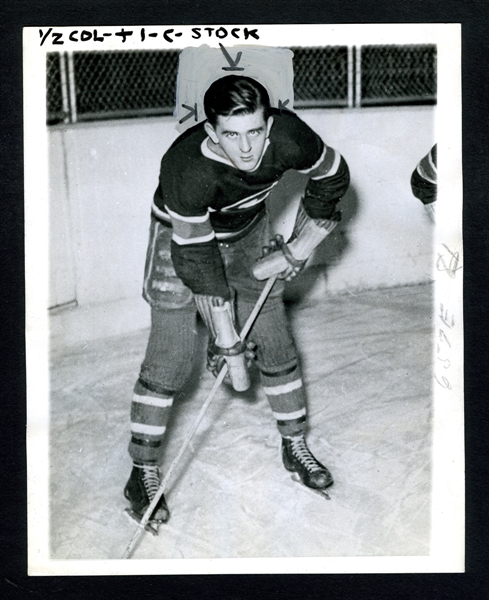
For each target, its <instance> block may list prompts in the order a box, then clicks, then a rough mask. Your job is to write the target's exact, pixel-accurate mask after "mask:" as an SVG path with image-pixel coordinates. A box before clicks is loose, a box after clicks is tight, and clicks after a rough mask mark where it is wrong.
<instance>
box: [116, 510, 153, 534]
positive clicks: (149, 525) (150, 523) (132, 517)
mask: <svg viewBox="0 0 489 600" xmlns="http://www.w3.org/2000/svg"><path fill="white" fill-rule="evenodd" d="M124 513H125V514H126V515H127V516H128V517H129V519H130V520H131V523H133V522H134V521H136V523H141V517H140V516H139V515H137V514H136V513H135V512H134V511H133V510H131V509H130V508H126V509H124ZM160 525H161V523H160V522H159V521H148V522H147V523H146V526H145V528H144V529H145V531H147V532H148V533H151V535H154V536H155V537H157V536H158V533H159V529H160Z"/></svg>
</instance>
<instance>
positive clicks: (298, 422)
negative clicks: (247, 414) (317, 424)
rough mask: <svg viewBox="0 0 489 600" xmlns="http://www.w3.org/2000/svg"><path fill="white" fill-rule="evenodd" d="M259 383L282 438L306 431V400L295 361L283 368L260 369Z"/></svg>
mask: <svg viewBox="0 0 489 600" xmlns="http://www.w3.org/2000/svg"><path fill="white" fill-rule="evenodd" d="M260 375H261V382H262V385H263V389H264V391H265V393H266V395H267V398H268V401H269V403H270V406H271V408H272V411H273V415H274V417H275V419H276V420H277V427H278V430H279V432H280V435H281V436H282V437H292V436H297V435H301V434H303V433H304V431H305V429H306V399H305V393H304V388H303V385H302V377H301V372H300V368H299V365H298V364H297V361H294V362H292V363H289V365H286V366H285V367H284V366H282V367H274V368H269V369H267V370H265V369H264V368H262V369H261V372H260Z"/></svg>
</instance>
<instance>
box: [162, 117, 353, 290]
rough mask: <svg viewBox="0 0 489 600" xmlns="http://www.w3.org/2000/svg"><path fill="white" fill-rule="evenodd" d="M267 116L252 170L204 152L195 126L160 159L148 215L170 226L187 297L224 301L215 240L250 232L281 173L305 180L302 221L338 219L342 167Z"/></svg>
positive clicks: (302, 129)
mask: <svg viewBox="0 0 489 600" xmlns="http://www.w3.org/2000/svg"><path fill="white" fill-rule="evenodd" d="M273 116H274V122H273V125H272V128H271V131H270V135H269V137H268V139H267V142H266V144H265V147H264V150H263V153H262V156H261V159H260V161H259V163H258V165H257V166H256V167H255V168H254V169H253V171H246V172H245V171H240V170H238V169H237V168H236V167H235V166H233V165H232V163H231V162H230V161H228V160H227V159H226V158H223V157H221V156H218V155H217V154H215V153H214V152H212V150H211V149H210V148H209V147H208V145H207V140H208V138H207V133H206V131H205V129H204V126H203V124H199V125H196V126H195V127H193V128H191V129H189V130H187V131H186V132H185V133H184V134H182V135H181V136H180V137H179V138H178V139H177V140H176V141H175V142H174V143H173V145H172V146H171V147H170V148H169V150H168V151H167V152H166V154H165V155H164V156H163V159H162V161H161V169H160V177H159V184H158V187H157V189H156V192H155V194H154V202H153V209H152V210H153V215H154V216H155V218H157V219H159V220H161V221H162V222H166V223H171V226H172V229H173V233H172V248H171V252H172V260H173V263H174V266H175V270H176V272H177V274H178V276H179V277H180V278H181V279H182V281H183V282H184V283H185V285H187V286H188V287H189V288H190V289H191V290H192V291H193V292H194V293H198V294H209V295H219V296H222V297H225V298H228V297H229V291H228V288H227V283H226V278H225V274H224V269H223V266H222V261H221V257H220V253H219V249H218V246H217V243H218V241H225V240H230V241H232V239H233V238H235V237H236V236H238V235H240V234H242V233H243V232H244V231H246V230H247V229H248V228H251V227H253V223H254V222H255V221H256V220H258V219H259V218H260V216H262V215H263V213H264V211H265V200H266V199H267V197H268V196H269V195H270V193H271V191H272V190H273V188H274V187H275V185H277V183H278V182H279V180H280V178H281V176H282V175H283V174H284V173H285V172H286V171H287V170H289V169H295V170H297V171H299V172H301V173H306V174H308V176H309V183H308V185H307V187H306V193H305V198H304V208H305V210H306V212H307V213H308V214H309V216H311V217H312V218H321V219H332V220H338V219H339V216H338V213H337V212H335V207H336V204H337V202H338V201H339V199H340V198H341V196H342V195H343V193H344V192H345V191H346V188H347V187H348V183H349V173H348V167H347V165H346V162H345V161H344V159H343V158H342V157H341V155H340V154H339V153H338V152H336V151H335V150H334V149H333V148H331V147H328V146H326V144H324V142H323V141H322V140H321V138H320V137H319V136H318V135H317V134H316V133H315V132H314V131H313V130H312V129H311V128H310V127H309V126H308V125H306V124H305V123H304V122H303V121H302V120H301V119H299V118H298V117H297V116H296V115H294V114H293V113H290V112H288V111H283V112H282V114H280V113H279V112H278V111H274V113H273Z"/></svg>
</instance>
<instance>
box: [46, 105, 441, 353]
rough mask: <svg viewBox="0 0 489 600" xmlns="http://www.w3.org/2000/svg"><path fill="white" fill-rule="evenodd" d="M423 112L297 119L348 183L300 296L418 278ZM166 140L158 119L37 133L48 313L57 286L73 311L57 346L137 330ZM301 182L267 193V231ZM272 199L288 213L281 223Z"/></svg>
mask: <svg viewBox="0 0 489 600" xmlns="http://www.w3.org/2000/svg"><path fill="white" fill-rule="evenodd" d="M433 110H434V109H433V108H432V107H426V106H423V107H400V108H362V109H356V110H344V109H328V110H309V111H302V112H300V113H299V114H300V116H301V117H302V118H303V119H304V120H305V121H306V122H307V123H309V124H310V125H311V126H312V127H313V128H314V129H315V130H316V131H317V132H318V133H319V134H320V135H321V136H322V137H323V138H324V140H325V141H326V142H327V143H328V144H330V145H332V146H334V147H335V148H337V149H338V150H339V151H340V152H341V153H342V154H343V155H344V156H345V158H346V160H347V162H348V164H349V166H350V171H351V176H352V183H351V189H350V190H349V192H348V193H347V195H346V196H345V198H344V199H343V200H342V202H341V208H342V210H343V221H342V223H341V225H340V227H338V228H337V230H336V231H335V232H334V233H333V234H332V235H331V237H330V239H329V240H328V241H327V242H326V243H325V244H324V245H323V247H322V248H321V250H320V252H318V253H317V254H316V256H315V259H314V263H315V264H325V263H326V264H327V265H328V266H327V267H326V268H321V269H317V268H315V269H312V270H310V272H309V273H310V274H309V276H307V275H306V276H304V277H303V279H302V282H301V283H300V287H301V288H302V289H303V288H304V287H306V288H309V291H308V293H309V294H311V295H312V296H314V295H315V294H323V293H326V292H330V293H338V292H343V291H346V290H350V291H354V290H359V289H365V288H372V287H381V286H395V285H404V284H411V283H421V282H423V281H427V280H428V279H429V278H430V272H429V271H430V253H431V239H430V235H431V224H430V222H429V221H428V219H427V218H426V216H425V214H424V211H423V208H422V205H421V203H420V202H419V201H418V200H416V199H415V198H414V197H413V196H412V194H411V191H410V186H409V179H410V175H411V172H412V170H413V169H414V167H415V165H416V163H417V162H418V160H419V159H420V158H421V157H422V156H423V155H424V154H426V152H427V151H428V150H429V148H430V147H431V145H432V144H433V143H434V131H433V116H434V115H433ZM176 136H177V132H176V130H175V128H174V121H173V119H170V118H152V119H135V120H122V121H109V122H103V123H91V124H77V125H74V126H57V127H53V128H50V129H49V144H50V194H51V215H52V218H51V228H52V229H51V232H50V239H51V249H50V252H51V255H50V256H51V260H52V261H53V260H54V262H55V265H54V266H53V267H54V268H51V290H52V291H51V303H52V304H59V303H61V301H60V300H59V298H66V297H68V296H70V292H69V291H65V292H64V294H60V293H56V290H59V289H63V290H65V288H74V294H75V296H76V300H77V303H78V308H76V309H73V310H66V311H61V312H58V314H56V315H53V317H52V318H51V325H52V330H53V335H54V338H55V340H57V343H61V344H63V343H66V342H69V341H73V340H78V339H83V338H91V337H97V336H100V335H107V334H115V333H120V332H122V331H124V330H131V329H135V328H139V327H144V326H146V325H147V324H148V322H149V310H148V308H147V306H146V304H145V302H144V301H143V300H142V299H141V285H142V272H143V266H144V257H145V252H146V241H147V232H148V226H149V211H150V206H151V201H152V196H153V192H154V189H155V187H156V185H157V181H158V172H159V163H160V160H161V156H162V155H163V153H164V152H165V150H166V149H167V148H168V147H169V145H170V144H171V143H172V141H173V140H174V139H175V138H176ZM304 184H305V180H304V178H303V177H302V176H299V175H297V174H295V173H289V174H287V176H286V179H285V181H284V182H283V184H282V185H280V186H277V189H276V192H275V193H274V197H273V198H272V201H271V206H270V210H271V212H272V215H273V217H274V220H275V222H276V224H277V227H278V229H279V230H282V231H284V232H287V231H288V230H290V227H291V223H292V219H293V212H294V209H295V207H296V204H297V202H298V200H299V198H300V194H301V191H302V189H303V186H304ZM284 198H288V199H289V200H292V203H290V202H289V204H290V206H289V208H288V209H287V210H286V211H285V213H281V209H280V207H281V205H282V204H283V202H284ZM53 219H54V220H53ZM70 238H71V239H70ZM70 274H71V275H70ZM70 282H71V283H70ZM296 289H297V287H296V288H294V287H292V288H291V292H290V293H291V295H293V294H295V292H296Z"/></svg>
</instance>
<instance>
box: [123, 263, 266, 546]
mask: <svg viewBox="0 0 489 600" xmlns="http://www.w3.org/2000/svg"><path fill="white" fill-rule="evenodd" d="M277 277H278V276H277V275H273V276H272V277H270V278H269V279H268V281H267V283H266V284H265V287H264V288H263V290H262V292H261V294H260V297H259V298H258V300H257V302H256V304H255V306H254V308H253V310H252V311H251V314H250V316H249V317H248V319H247V321H246V323H245V325H244V327H243V329H242V330H241V333H240V335H239V336H240V338H241V341H244V339H245V338H246V336H247V335H248V333H249V332H250V329H251V328H252V326H253V323H254V322H255V319H256V317H257V316H258V313H259V312H260V310H261V307H262V306H263V304H264V303H265V300H266V299H267V298H268V294H269V293H270V290H271V289H272V287H273V284H274V283H275V281H276V280H277ZM227 371H228V366H227V363H224V365H223V367H222V369H221V370H220V371H219V375H218V376H217V378H216V380H215V382H214V385H213V386H212V389H211V391H210V392H209V395H208V396H207V398H206V399H205V402H204V404H203V405H202V408H201V409H200V411H199V414H198V415H197V417H196V418H195V421H194V422H193V423H192V426H191V427H190V429H189V431H188V433H187V437H186V438H185V440H184V441H183V444H182V447H181V448H180V450H179V452H178V454H177V455H176V457H175V458H174V459H173V462H172V463H171V465H170V467H169V468H168V471H167V472H166V475H165V477H164V478H163V480H162V482H161V483H160V487H159V488H158V491H157V492H156V494H155V496H154V498H153V500H152V501H151V502H150V504H149V506H148V508H147V509H146V512H145V513H144V515H143V518H142V519H141V521H140V523H138V525H137V529H136V531H135V533H134V535H133V537H132V539H131V541H130V542H129V544H128V546H127V548H126V550H125V552H124V554H123V555H122V558H130V556H131V554H132V552H133V550H134V548H135V546H136V544H137V543H138V541H139V538H140V537H141V536H142V535H143V533H144V532H145V530H146V529H145V528H146V525H147V524H148V522H149V520H150V517H151V515H152V514H153V511H154V509H155V508H156V505H157V504H158V502H159V501H160V498H161V496H162V495H163V493H164V491H165V489H166V486H167V483H168V481H169V479H170V477H171V475H172V473H173V471H174V470H175V467H176V466H177V464H178V462H179V461H180V459H181V458H182V456H183V453H184V452H185V450H186V449H187V446H188V445H189V443H190V441H191V439H192V438H193V436H194V433H195V432H196V430H197V427H198V426H199V425H200V422H201V421H202V419H203V417H204V415H205V412H206V410H207V409H208V408H209V405H210V404H211V402H212V400H213V399H214V396H215V395H216V392H217V390H218V388H219V386H220V385H221V383H222V382H223V379H224V377H225V376H226V373H227Z"/></svg>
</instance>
